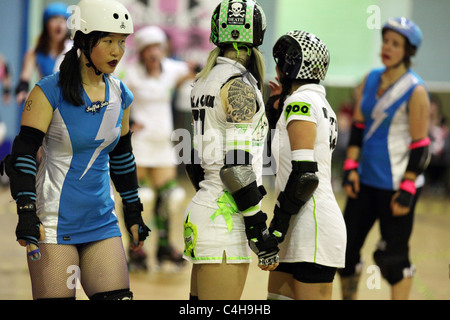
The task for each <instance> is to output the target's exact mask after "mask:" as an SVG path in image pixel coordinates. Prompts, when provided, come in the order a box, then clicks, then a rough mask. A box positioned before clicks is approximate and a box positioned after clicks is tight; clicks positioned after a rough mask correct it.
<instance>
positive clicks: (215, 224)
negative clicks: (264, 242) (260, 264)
mask: <svg viewBox="0 0 450 320" xmlns="http://www.w3.org/2000/svg"><path fill="white" fill-rule="evenodd" d="M230 197H231V196H229V194H227V193H224V195H223V196H222V197H221V198H220V199H219V200H218V202H217V208H209V207H206V206H203V205H199V204H197V203H194V202H192V201H191V203H190V204H189V205H188V207H187V209H186V211H185V215H184V244H185V249H184V258H185V259H186V260H189V261H191V262H192V263H222V260H223V255H224V253H225V256H226V262H227V263H250V262H251V261H252V256H251V255H252V253H251V250H250V248H249V246H248V244H247V237H246V235H245V226H244V219H243V217H242V215H241V214H240V213H238V212H237V208H236V207H235V204H234V201H230Z"/></svg>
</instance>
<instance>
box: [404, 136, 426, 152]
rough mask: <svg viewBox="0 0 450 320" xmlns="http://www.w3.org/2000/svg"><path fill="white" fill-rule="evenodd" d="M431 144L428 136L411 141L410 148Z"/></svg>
mask: <svg viewBox="0 0 450 320" xmlns="http://www.w3.org/2000/svg"><path fill="white" fill-rule="evenodd" d="M429 145H430V138H428V137H426V138H423V139H420V140H417V141H414V142H411V144H410V145H409V149H411V150H412V149H417V148H422V147H426V146H429Z"/></svg>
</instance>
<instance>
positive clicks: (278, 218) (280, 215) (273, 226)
mask: <svg viewBox="0 0 450 320" xmlns="http://www.w3.org/2000/svg"><path fill="white" fill-rule="evenodd" d="M291 217H292V215H291V214H289V213H286V212H284V211H283V210H281V209H280V207H278V206H275V209H274V213H273V219H272V221H271V222H270V226H269V232H270V233H271V234H273V235H274V236H275V238H276V239H277V241H278V243H282V242H283V241H284V238H285V237H286V234H287V231H288V228H289V223H290V221H291Z"/></svg>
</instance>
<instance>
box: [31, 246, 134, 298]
mask: <svg viewBox="0 0 450 320" xmlns="http://www.w3.org/2000/svg"><path fill="white" fill-rule="evenodd" d="M39 249H40V251H41V259H40V260H38V261H30V259H28V268H29V271H30V277H31V286H32V291H33V299H44V298H73V297H75V293H76V286H75V285H76V282H75V278H76V275H77V273H75V272H78V275H79V276H80V279H79V280H80V283H81V286H82V287H83V290H84V292H85V293H86V295H87V296H88V297H91V296H92V295H93V294H95V293H99V292H107V291H113V290H120V289H127V288H129V277H128V267H127V260H126V256H125V252H124V249H123V244H122V239H121V238H120V237H115V238H109V239H105V240H101V241H96V242H92V243H88V244H84V245H79V246H75V245H61V244H40V245H39Z"/></svg>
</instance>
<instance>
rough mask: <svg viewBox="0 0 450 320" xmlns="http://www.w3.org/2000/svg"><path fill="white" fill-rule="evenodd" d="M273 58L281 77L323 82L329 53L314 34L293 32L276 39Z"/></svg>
mask: <svg viewBox="0 0 450 320" xmlns="http://www.w3.org/2000/svg"><path fill="white" fill-rule="evenodd" d="M273 57H274V59H275V62H276V64H277V66H278V69H279V71H280V73H281V75H282V77H287V78H288V79H302V80H324V79H325V75H326V74H327V70H328V66H329V64H330V53H329V52H328V48H327V46H326V45H325V43H324V42H323V41H321V40H320V39H319V38H317V37H316V36H315V35H314V34H312V33H309V32H305V31H299V30H294V31H290V32H288V33H287V34H285V35H283V36H281V37H280V39H278V41H277V42H276V43H275V45H274V47H273Z"/></svg>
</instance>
